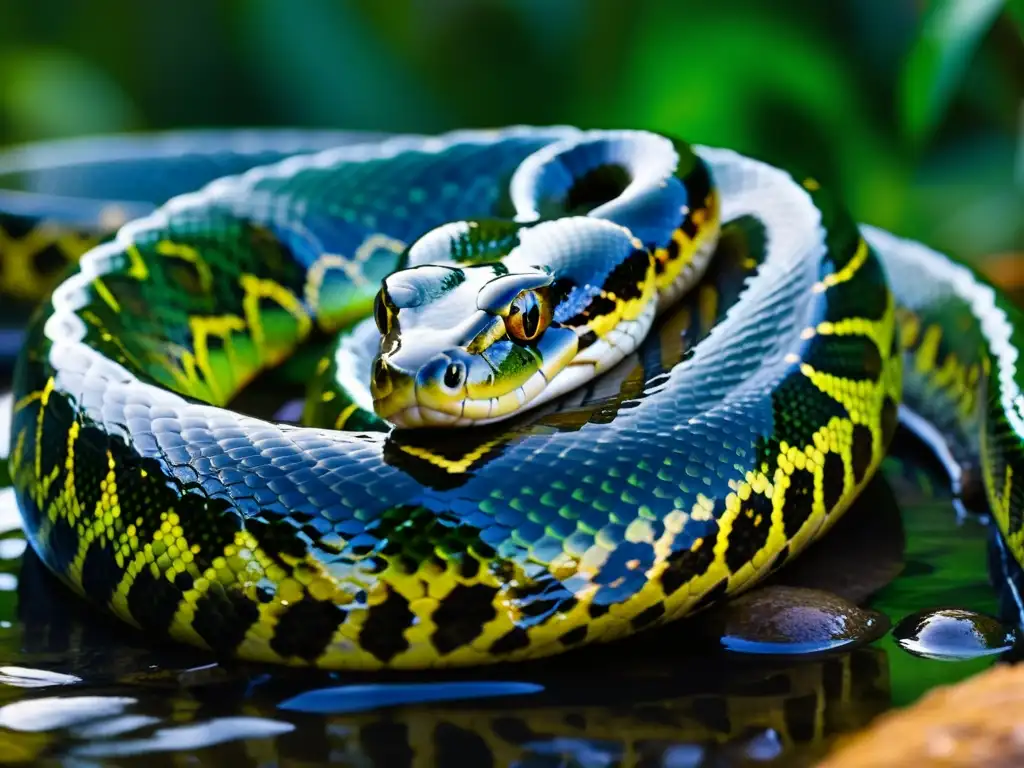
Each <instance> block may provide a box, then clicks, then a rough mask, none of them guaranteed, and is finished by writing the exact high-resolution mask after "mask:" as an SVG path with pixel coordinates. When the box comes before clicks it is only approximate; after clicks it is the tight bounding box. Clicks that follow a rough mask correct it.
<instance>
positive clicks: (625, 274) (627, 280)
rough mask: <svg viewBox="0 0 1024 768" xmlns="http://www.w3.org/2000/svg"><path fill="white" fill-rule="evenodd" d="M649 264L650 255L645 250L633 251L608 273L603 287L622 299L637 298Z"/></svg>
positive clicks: (640, 292) (641, 293)
mask: <svg viewBox="0 0 1024 768" xmlns="http://www.w3.org/2000/svg"><path fill="white" fill-rule="evenodd" d="M650 265H651V256H650V254H649V253H648V252H647V251H640V250H637V251H633V252H632V253H630V254H629V256H627V257H626V258H625V259H623V260H622V261H621V262H619V264H617V265H616V266H615V268H614V269H613V270H612V271H611V273H609V275H608V277H607V278H606V279H605V281H604V285H605V289H606V290H609V291H611V292H612V293H614V294H615V295H616V296H618V297H619V298H620V299H622V300H623V301H630V300H632V299H639V298H640V297H641V296H642V295H643V291H642V285H643V282H644V281H645V280H646V278H647V270H648V268H649V267H650Z"/></svg>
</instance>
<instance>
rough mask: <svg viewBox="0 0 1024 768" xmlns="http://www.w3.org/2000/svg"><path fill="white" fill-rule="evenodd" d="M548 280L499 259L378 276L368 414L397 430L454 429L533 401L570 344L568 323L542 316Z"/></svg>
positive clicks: (547, 310) (571, 349)
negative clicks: (380, 279)
mask: <svg viewBox="0 0 1024 768" xmlns="http://www.w3.org/2000/svg"><path fill="white" fill-rule="evenodd" d="M552 280H553V278H552V276H551V275H550V274H548V273H547V272H545V271H543V270H541V269H532V270H526V271H518V272H510V271H509V270H508V268H507V267H506V266H505V265H504V264H502V263H501V262H493V263H484V264H473V265H469V266H448V265H445V266H441V265H423V266H416V267H411V268H409V269H404V270H400V271H398V272H395V273H394V274H392V275H390V276H388V277H387V278H386V279H385V280H384V281H383V283H382V286H381V289H380V292H379V293H378V294H377V297H376V300H375V302H374V319H375V321H376V324H377V329H378V330H379V331H380V333H381V345H380V353H379V354H378V356H377V358H376V359H375V360H374V364H373V369H372V376H371V383H370V391H371V394H372V395H373V403H374V410H375V411H376V412H377V415H378V416H380V417H381V418H383V419H385V420H387V421H389V422H391V423H392V424H395V425H396V426H400V427H421V426H462V425H470V424H483V423H486V422H490V421H496V420H499V419H502V418H506V417H508V416H510V415H512V414H513V413H517V412H519V411H520V410H522V409H524V408H525V407H529V406H530V405H533V404H535V402H534V401H536V400H537V398H538V397H539V396H540V395H541V394H542V393H543V392H544V390H545V388H546V387H547V383H548V380H549V379H550V378H551V377H552V376H553V375H554V374H555V373H557V372H558V371H560V370H561V369H562V368H563V367H565V365H567V364H568V362H569V361H570V360H571V359H572V357H573V356H574V355H575V353H576V346H577V344H576V342H577V337H576V334H575V333H574V332H573V331H572V330H570V329H567V328H561V327H558V325H557V324H554V323H553V322H552V317H553V298H552V295H551V291H550V287H551V284H552Z"/></svg>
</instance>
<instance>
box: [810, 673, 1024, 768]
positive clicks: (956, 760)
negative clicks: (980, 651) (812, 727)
mask: <svg viewBox="0 0 1024 768" xmlns="http://www.w3.org/2000/svg"><path fill="white" fill-rule="evenodd" d="M1021 712H1024V664H1016V665H1009V664H997V665H995V666H994V667H992V668H990V669H987V670H985V671H984V672H982V673H980V674H978V675H975V676H974V677H971V678H969V679H967V680H964V681H962V682H960V683H957V684H956V685H949V686H942V687H940V688H934V689H932V690H931V691H929V692H928V693H926V694H925V695H924V696H922V697H921V698H920V699H919V700H918V701H917V702H916V703H915V704H913V705H912V706H910V707H907V708H906V709H897V710H894V711H892V712H888V713H886V714H884V715H882V716H881V717H879V718H877V719H876V720H875V721H874V722H873V723H872V724H871V725H870V726H869V727H868V728H866V729H865V730H863V731H861V732H860V733H858V734H855V735H852V736H849V737H846V738H843V739H840V740H839V741H838V743H837V744H836V746H835V749H834V750H833V752H832V753H831V754H830V755H828V756H827V757H826V759H825V760H824V762H822V763H820V764H819V765H818V768H856V767H857V766H865V765H870V766H872V768H899V767H900V766H915V768H916V767H917V766H920V768H939V766H944V767H945V768H951V767H952V766H963V767H964V768H968V766H978V765H983V766H986V767H987V768H995V766H1006V767H1007V768H1009V767H1010V766H1019V765H1024V738H1021Z"/></svg>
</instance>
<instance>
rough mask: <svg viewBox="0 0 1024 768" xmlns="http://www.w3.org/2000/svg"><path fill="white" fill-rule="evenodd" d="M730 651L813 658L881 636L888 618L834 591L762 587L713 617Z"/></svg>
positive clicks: (777, 586)
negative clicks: (818, 654) (833, 592)
mask: <svg viewBox="0 0 1024 768" xmlns="http://www.w3.org/2000/svg"><path fill="white" fill-rule="evenodd" d="M709 621H710V622H711V624H710V626H711V627H712V628H714V630H715V631H716V633H719V634H720V638H721V640H720V642H721V644H722V646H723V647H724V648H726V649H727V650H730V651H735V652H738V653H758V654H786V655H789V654H807V653H821V652H824V651H832V650H836V649H838V648H844V649H846V648H848V647H849V646H851V645H854V644H862V643H867V642H870V641H872V640H875V639H876V638H878V637H880V636H881V635H882V634H883V633H884V632H885V630H887V629H888V628H889V622H888V620H887V619H886V618H885V616H883V615H881V614H879V613H875V612H874V611H867V610H864V609H863V608H859V607H858V606H857V605H855V604H854V603H851V602H850V601H849V600H845V599H843V598H841V597H839V596H837V595H833V594H832V593H831V592H822V591H820V590H817V589H805V588H803V587H786V586H781V585H775V586H769V587H762V588H761V589H757V590H754V591H752V592H748V593H747V594H746V595H743V596H742V597H740V598H738V599H736V600H734V601H732V602H731V603H728V604H726V605H724V606H722V608H720V609H719V610H718V611H717V612H716V613H715V614H713V615H711V616H709Z"/></svg>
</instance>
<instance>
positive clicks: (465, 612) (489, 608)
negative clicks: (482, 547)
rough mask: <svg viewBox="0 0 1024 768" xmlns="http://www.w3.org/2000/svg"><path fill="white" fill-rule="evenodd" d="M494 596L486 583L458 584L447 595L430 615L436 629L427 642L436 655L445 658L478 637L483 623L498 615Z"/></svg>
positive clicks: (482, 629)
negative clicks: (435, 650) (430, 643)
mask: <svg viewBox="0 0 1024 768" xmlns="http://www.w3.org/2000/svg"><path fill="white" fill-rule="evenodd" d="M497 594H498V590H497V589H496V588H495V587H489V586H487V585H486V584H473V585H471V586H466V585H463V584H460V585H458V586H457V587H455V589H453V590H452V591H451V592H449V593H448V595H447V597H445V598H444V600H443V601H442V602H441V605H440V607H439V608H438V609H437V610H436V611H435V612H434V616H433V620H434V623H435V624H437V629H436V630H435V631H434V634H433V635H432V636H431V638H430V639H431V642H433V644H434V647H435V648H437V652H438V653H439V654H441V655H442V656H444V655H445V654H448V653H451V652H452V651H454V650H455V649H456V648H461V647H463V646H465V645H467V644H469V643H470V642H472V641H473V640H475V639H476V638H478V637H479V636H480V634H481V633H482V632H483V631H484V624H486V623H487V622H488V621H490V620H491V619H493V618H494V617H495V616H497V610H496V609H495V607H494V598H495V597H496V596H497Z"/></svg>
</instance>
